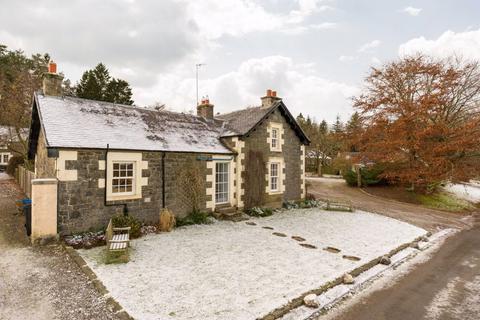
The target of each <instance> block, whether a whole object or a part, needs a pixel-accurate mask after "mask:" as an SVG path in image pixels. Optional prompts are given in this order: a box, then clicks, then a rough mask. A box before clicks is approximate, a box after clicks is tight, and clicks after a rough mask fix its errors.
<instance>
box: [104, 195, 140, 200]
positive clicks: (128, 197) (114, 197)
mask: <svg viewBox="0 0 480 320" xmlns="http://www.w3.org/2000/svg"><path fill="white" fill-rule="evenodd" d="M135 199H142V195H141V194H119V195H112V194H109V195H107V201H122V200H135Z"/></svg>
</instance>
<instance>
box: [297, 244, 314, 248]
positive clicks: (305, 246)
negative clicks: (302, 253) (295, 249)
mask: <svg viewBox="0 0 480 320" xmlns="http://www.w3.org/2000/svg"><path fill="white" fill-rule="evenodd" d="M299 245H301V246H302V247H304V248H308V249H317V247H315V246H314V245H313V244H308V243H299Z"/></svg>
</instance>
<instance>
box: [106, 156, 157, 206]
mask: <svg viewBox="0 0 480 320" xmlns="http://www.w3.org/2000/svg"><path fill="white" fill-rule="evenodd" d="M116 162H132V163H134V167H133V169H134V170H133V172H134V177H135V179H134V181H133V186H132V192H118V193H113V192H112V191H113V187H112V182H113V178H114V177H113V164H114V163H116ZM99 166H100V164H99ZM105 169H106V170H107V172H106V180H105V182H104V186H103V187H102V188H106V196H107V197H106V200H107V201H126V200H137V199H142V198H143V195H142V187H143V186H147V185H148V177H143V173H142V171H143V170H144V169H148V162H147V161H143V154H142V153H141V152H120V151H109V152H108V153H107V157H106V161H105ZM100 170H101V169H100Z"/></svg>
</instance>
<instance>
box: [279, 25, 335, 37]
mask: <svg viewBox="0 0 480 320" xmlns="http://www.w3.org/2000/svg"><path fill="white" fill-rule="evenodd" d="M337 26H338V24H337V23H334V22H323V23H318V24H310V25H308V26H304V25H295V26H291V27H290V26H289V27H287V28H285V29H282V30H280V31H281V32H282V33H284V34H287V35H299V34H303V33H305V32H307V31H310V30H332V29H335V28H336V27H337Z"/></svg>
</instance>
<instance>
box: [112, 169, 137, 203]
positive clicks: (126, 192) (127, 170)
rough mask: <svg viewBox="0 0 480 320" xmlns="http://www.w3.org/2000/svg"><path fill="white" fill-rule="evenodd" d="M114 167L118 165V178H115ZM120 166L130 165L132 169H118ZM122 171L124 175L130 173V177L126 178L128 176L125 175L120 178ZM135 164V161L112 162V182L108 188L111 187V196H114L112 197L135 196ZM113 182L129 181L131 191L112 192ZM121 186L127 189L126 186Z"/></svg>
mask: <svg viewBox="0 0 480 320" xmlns="http://www.w3.org/2000/svg"><path fill="white" fill-rule="evenodd" d="M115 165H119V168H118V171H119V176H115V171H116V169H115ZM122 165H127V166H128V165H132V168H131V169H128V168H125V169H122V168H120V167H121V166H122ZM122 171H125V172H126V174H128V172H129V171H131V174H132V175H131V176H128V175H125V176H121V173H122ZM136 179H137V177H136V162H135V161H119V160H114V161H112V179H111V180H112V181H111V184H110V187H111V190H110V192H111V194H112V195H114V196H130V195H134V194H135V191H136ZM115 180H119V181H121V180H130V181H131V184H130V187H131V191H123V192H122V191H120V192H119V191H114V188H115V184H114V181H115ZM123 186H125V187H127V186H128V184H124V185H123Z"/></svg>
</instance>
